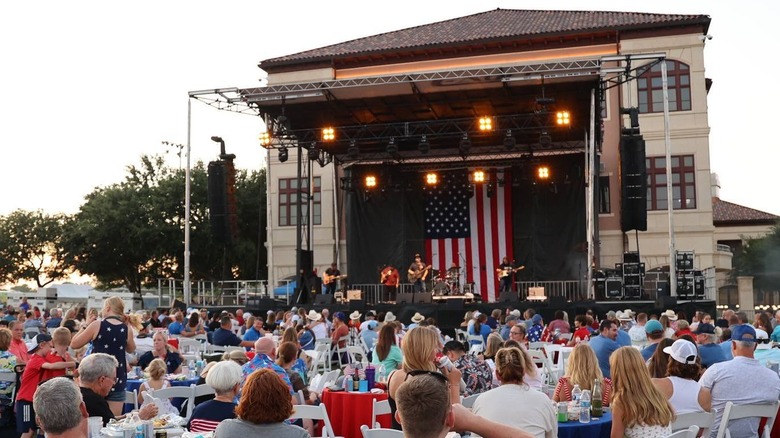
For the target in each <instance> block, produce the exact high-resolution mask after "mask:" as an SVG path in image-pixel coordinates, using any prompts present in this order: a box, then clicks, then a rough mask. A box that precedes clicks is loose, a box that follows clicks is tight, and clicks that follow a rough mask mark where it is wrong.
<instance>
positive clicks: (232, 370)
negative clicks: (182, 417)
mask: <svg viewBox="0 0 780 438" xmlns="http://www.w3.org/2000/svg"><path fill="white" fill-rule="evenodd" d="M239 353H240V352H239ZM243 378H244V376H243V374H242V373H241V365H239V364H238V363H236V362H233V361H232V360H226V361H223V362H217V363H216V365H214V367H213V368H211V370H210V371H209V373H208V375H206V385H209V386H210V387H212V388H214V392H215V393H216V396H215V397H214V399H213V400H209V401H206V402H203V403H201V404H199V405H197V406H196V407H195V410H194V411H192V416H191V417H190V421H189V424H187V429H188V430H189V431H190V432H212V431H213V430H215V429H216V428H217V426H219V423H221V422H222V421H223V420H228V419H231V418H236V414H235V412H234V411H235V409H236V404H235V403H234V402H233V399H234V398H235V397H236V395H237V394H238V390H239V387H240V386H241V382H242V381H243Z"/></svg>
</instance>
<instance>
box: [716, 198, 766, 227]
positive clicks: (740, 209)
mask: <svg viewBox="0 0 780 438" xmlns="http://www.w3.org/2000/svg"><path fill="white" fill-rule="evenodd" d="M777 219H780V216H776V215H774V214H771V213H766V212H763V211H761V210H755V209H752V208H749V207H745V206H742V205H738V204H734V203H732V202H728V201H723V200H721V199H719V198H713V199H712V222H713V223H714V224H715V225H718V224H729V223H750V222H755V223H758V224H765V223H773V222H775V221H776V220H777Z"/></svg>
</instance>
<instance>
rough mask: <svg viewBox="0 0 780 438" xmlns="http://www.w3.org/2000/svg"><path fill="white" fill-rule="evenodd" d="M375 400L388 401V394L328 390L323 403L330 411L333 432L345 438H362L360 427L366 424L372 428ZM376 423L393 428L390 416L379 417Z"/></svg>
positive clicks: (324, 393)
mask: <svg viewBox="0 0 780 438" xmlns="http://www.w3.org/2000/svg"><path fill="white" fill-rule="evenodd" d="M374 399H376V400H379V401H382V400H387V393H386V392H383V393H381V394H374V393H371V392H345V391H337V392H331V391H329V390H327V389H325V391H324V392H323V393H322V402H323V403H325V407H326V408H327V409H328V417H329V418H330V422H331V425H332V426H333V431H334V432H335V433H336V435H337V436H343V437H344V438H362V436H363V435H362V434H361V433H360V426H361V425H363V424H365V425H368V426H369V427H370V425H371V410H372V408H373V402H372V400H374ZM376 421H377V422H379V424H380V425H381V426H382V427H385V428H389V427H391V426H392V424H391V421H390V414H385V415H379V416H378V417H377V420H376Z"/></svg>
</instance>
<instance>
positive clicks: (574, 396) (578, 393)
mask: <svg viewBox="0 0 780 438" xmlns="http://www.w3.org/2000/svg"><path fill="white" fill-rule="evenodd" d="M580 398H582V389H580V385H574V389H572V390H571V401H573V402H576V403H578V406H579V402H580Z"/></svg>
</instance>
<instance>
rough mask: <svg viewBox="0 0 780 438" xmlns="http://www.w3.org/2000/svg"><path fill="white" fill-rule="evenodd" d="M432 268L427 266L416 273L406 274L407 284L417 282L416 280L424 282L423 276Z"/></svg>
mask: <svg viewBox="0 0 780 438" xmlns="http://www.w3.org/2000/svg"><path fill="white" fill-rule="evenodd" d="M432 266H433V265H428V266H426V267H424V268H423V269H420V270H419V271H417V272H414V273H410V274H408V277H407V278H408V279H409V283H414V282H415V281H417V280H419V279H421V278H422V279H423V280H425V276H426V275H427V274H428V270H429V269H431V267H432Z"/></svg>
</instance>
